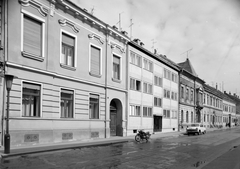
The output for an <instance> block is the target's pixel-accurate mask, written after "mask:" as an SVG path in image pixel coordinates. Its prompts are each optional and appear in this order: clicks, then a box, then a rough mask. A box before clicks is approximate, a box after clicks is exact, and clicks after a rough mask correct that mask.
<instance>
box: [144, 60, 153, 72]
mask: <svg viewBox="0 0 240 169" xmlns="http://www.w3.org/2000/svg"><path fill="white" fill-rule="evenodd" d="M143 68H144V69H146V70H148V71H150V72H152V71H153V63H152V62H151V61H149V60H147V59H144V60H143Z"/></svg>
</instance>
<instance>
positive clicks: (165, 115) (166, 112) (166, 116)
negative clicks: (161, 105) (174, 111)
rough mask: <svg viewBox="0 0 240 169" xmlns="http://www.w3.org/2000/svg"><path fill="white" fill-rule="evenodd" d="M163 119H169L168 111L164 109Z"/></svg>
mask: <svg viewBox="0 0 240 169" xmlns="http://www.w3.org/2000/svg"><path fill="white" fill-rule="evenodd" d="M163 117H164V118H170V110H166V109H164V110H163Z"/></svg>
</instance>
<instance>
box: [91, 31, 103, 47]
mask: <svg viewBox="0 0 240 169" xmlns="http://www.w3.org/2000/svg"><path fill="white" fill-rule="evenodd" d="M88 38H89V39H92V40H93V39H95V40H97V41H98V42H99V44H101V45H103V44H104V40H103V38H102V37H101V36H99V35H96V34H95V33H91V34H88Z"/></svg>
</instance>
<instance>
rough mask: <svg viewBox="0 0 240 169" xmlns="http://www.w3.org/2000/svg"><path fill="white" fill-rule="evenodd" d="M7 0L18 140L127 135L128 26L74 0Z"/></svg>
mask: <svg viewBox="0 0 240 169" xmlns="http://www.w3.org/2000/svg"><path fill="white" fill-rule="evenodd" d="M1 2H2V1H1ZM4 2H5V3H6V4H5V9H6V10H7V11H11V12H8V15H7V12H6V13H5V17H6V18H7V19H6V20H5V22H6V24H5V27H4V29H5V32H4V34H5V39H4V40H5V41H6V40H7V43H6V44H7V45H4V46H3V48H4V49H3V51H4V54H5V55H4V63H5V73H8V74H12V75H14V76H17V77H18V78H17V79H14V81H13V86H12V90H11V93H10V123H9V127H10V135H11V145H13V146H21V145H32V144H45V143H52V142H66V141H73V140H75V141H76V140H86V139H96V138H108V137H110V136H116V135H117V136H125V135H126V132H127V129H126V127H127V121H126V120H127V110H126V109H125V107H126V106H127V95H128V91H127V82H128V80H127V69H125V67H126V65H127V51H126V49H127V46H126V45H127V42H128V41H129V38H128V37H127V36H126V32H120V31H118V30H117V29H116V28H115V27H111V26H109V25H107V24H106V23H104V22H102V21H101V20H99V19H97V18H96V17H94V16H93V15H91V14H90V13H88V12H87V11H86V10H83V9H82V8H80V7H78V6H77V5H75V4H73V3H72V2H70V1H67V0H66V1H65V0H64V1H52V0H49V1H48V0H38V1H35V0H29V1H25V0H19V1H13V0H12V1H4ZM16 28H19V29H16ZM4 90H5V89H4ZM1 97H2V98H3V100H4V101H3V103H4V104H5V102H6V98H5V95H3V92H2V93H1ZM2 119H4V118H2ZM2 122H5V121H2ZM4 126H5V125H2V128H1V131H2V133H4V132H5V127H4ZM2 137H3V135H2Z"/></svg>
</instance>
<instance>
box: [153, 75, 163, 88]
mask: <svg viewBox="0 0 240 169" xmlns="http://www.w3.org/2000/svg"><path fill="white" fill-rule="evenodd" d="M154 84H155V85H156V86H160V87H162V78H161V77H159V76H154Z"/></svg>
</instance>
